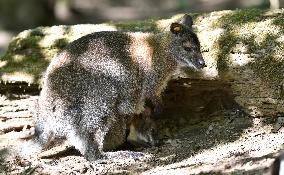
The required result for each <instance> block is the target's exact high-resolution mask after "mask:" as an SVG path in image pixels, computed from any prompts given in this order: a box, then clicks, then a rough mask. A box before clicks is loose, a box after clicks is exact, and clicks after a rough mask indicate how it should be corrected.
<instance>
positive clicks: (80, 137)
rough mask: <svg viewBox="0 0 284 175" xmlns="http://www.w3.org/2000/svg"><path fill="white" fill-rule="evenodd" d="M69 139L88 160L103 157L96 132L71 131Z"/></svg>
mask: <svg viewBox="0 0 284 175" xmlns="http://www.w3.org/2000/svg"><path fill="white" fill-rule="evenodd" d="M67 139H68V142H70V143H71V145H74V146H75V148H76V149H77V150H79V152H80V153H81V154H82V155H83V156H84V157H85V158H86V159H87V160H89V161H93V160H96V159H98V158H102V154H101V151H100V149H99V146H98V142H97V140H96V138H95V134H94V133H90V132H82V131H78V132H70V133H68V136H67Z"/></svg>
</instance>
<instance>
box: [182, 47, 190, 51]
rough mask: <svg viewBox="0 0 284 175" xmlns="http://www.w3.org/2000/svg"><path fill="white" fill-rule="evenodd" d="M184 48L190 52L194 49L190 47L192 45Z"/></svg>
mask: <svg viewBox="0 0 284 175" xmlns="http://www.w3.org/2000/svg"><path fill="white" fill-rule="evenodd" d="M183 48H184V50H186V51H188V52H191V51H192V48H190V47H183Z"/></svg>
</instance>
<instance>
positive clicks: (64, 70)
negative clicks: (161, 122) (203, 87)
mask: <svg viewBox="0 0 284 175" xmlns="http://www.w3.org/2000/svg"><path fill="white" fill-rule="evenodd" d="M180 25H181V26H182V31H180V32H175V33H171V32H164V33H157V34H153V33H123V32H116V31H115V32H114V31H112V32H97V33H93V34H90V35H87V36H84V37H82V38H80V39H78V40H76V41H74V42H72V43H70V44H69V45H68V46H67V47H66V48H65V49H64V50H63V51H62V52H61V53H60V54H58V55H57V56H56V57H55V58H54V59H53V60H52V62H51V64H50V65H49V67H48V69H47V72H46V74H45V78H44V85H43V89H42V92H41V94H40V98H39V108H38V115H37V116H36V118H35V119H36V129H35V134H36V139H35V140H36V141H37V142H38V143H39V144H40V145H42V146H43V147H44V146H45V145H48V142H50V140H56V139H58V140H60V139H59V138H61V139H67V140H68V141H69V142H70V143H71V144H72V145H74V146H75V148H76V149H78V150H79V151H80V152H81V153H82V154H83V155H84V156H85V157H86V158H87V159H88V160H95V159H97V158H100V157H101V156H102V155H104V152H105V151H108V150H113V149H115V148H116V147H117V146H119V145H121V144H122V143H123V142H125V139H126V124H127V122H128V121H129V120H131V119H132V116H134V115H137V114H140V113H141V112H142V111H143V109H144V103H145V99H150V100H152V101H153V103H154V104H155V101H157V99H159V98H160V94H161V92H162V91H163V89H164V88H165V87H166V84H167V82H168V81H169V80H170V78H171V76H172V74H173V73H174V72H175V71H176V70H177V69H179V68H180V67H181V66H192V65H193V66H194V67H196V68H203V67H204V66H205V63H204V60H203V58H202V55H201V53H200V44H199V41H198V39H197V37H196V35H195V34H194V33H193V32H192V31H191V30H190V28H191V26H185V25H183V24H180ZM185 42H187V43H186V44H185Z"/></svg>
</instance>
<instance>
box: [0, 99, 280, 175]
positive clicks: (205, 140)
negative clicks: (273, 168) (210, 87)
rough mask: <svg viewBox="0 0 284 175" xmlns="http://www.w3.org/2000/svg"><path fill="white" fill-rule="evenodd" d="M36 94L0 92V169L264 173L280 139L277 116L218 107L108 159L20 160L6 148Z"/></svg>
mask: <svg viewBox="0 0 284 175" xmlns="http://www.w3.org/2000/svg"><path fill="white" fill-rule="evenodd" d="M37 98H38V96H37V95H14V96H13V95H3V94H2V95H1V96H0V121H1V122H0V134H1V135H0V174H21V173H22V174H145V175H147V174H161V175H164V174H263V173H267V172H268V170H269V167H270V165H271V163H272V162H273V160H274V158H275V157H276V156H277V155H278V154H279V152H280V150H281V146H282V144H283V142H284V129H283V128H280V125H281V119H282V118H281V117H280V118H278V123H277V119H276V118H253V117H251V116H248V115H246V114H244V113H242V112H241V111H238V110H223V111H219V112H217V113H214V114H211V115H210V116H206V118H207V119H206V120H200V121H197V122H196V121H195V122H194V123H191V124H188V125H176V126H174V127H172V126H170V125H171V124H170V123H169V124H168V127H166V128H163V133H167V132H171V133H172V134H168V135H167V134H164V135H162V136H161V138H162V144H161V145H160V146H158V147H152V148H136V149H134V150H132V151H129V150H124V151H117V152H114V153H113V154H114V155H116V156H114V158H113V159H111V160H98V161H95V162H88V161H86V160H85V159H84V158H83V157H82V156H81V155H80V154H78V152H76V151H75V150H74V149H67V150H65V151H64V152H60V151H58V150H57V152H59V153H58V154H57V153H55V152H56V151H55V152H54V151H53V150H51V151H49V152H48V151H47V152H45V153H43V154H42V155H43V156H41V157H42V158H39V157H38V156H37V155H35V156H33V157H30V158H29V159H22V158H20V157H18V156H17V154H11V153H12V151H11V150H13V148H15V147H18V146H19V145H22V144H23V143H24V142H25V140H24V139H21V138H24V137H26V136H27V135H30V134H31V133H32V132H33V126H34V124H33V119H32V116H31V109H32V105H33V101H34V100H35V99H37ZM158 120H159V121H158V122H160V123H162V122H165V121H163V119H161V118H160V119H158ZM166 122H167V121H166ZM183 122H184V121H183ZM170 127H172V128H170ZM279 128H280V129H279ZM273 129H276V130H278V129H279V130H278V131H277V132H272V130H273ZM161 130H162V129H161ZM110 154H112V153H110ZM117 155H119V156H117Z"/></svg>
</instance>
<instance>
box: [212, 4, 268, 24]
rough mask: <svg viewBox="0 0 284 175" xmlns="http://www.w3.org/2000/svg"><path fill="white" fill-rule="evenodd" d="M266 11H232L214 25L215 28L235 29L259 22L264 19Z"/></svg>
mask: <svg viewBox="0 0 284 175" xmlns="http://www.w3.org/2000/svg"><path fill="white" fill-rule="evenodd" d="M264 12H265V11H264V10H260V9H244V10H235V11H231V12H229V13H228V14H225V15H223V16H222V17H221V18H219V20H217V21H216V22H215V23H214V25H213V26H214V27H222V28H234V27H236V26H240V25H242V24H245V23H250V22H259V21H261V20H262V18H263V13H264Z"/></svg>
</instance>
